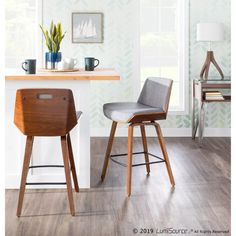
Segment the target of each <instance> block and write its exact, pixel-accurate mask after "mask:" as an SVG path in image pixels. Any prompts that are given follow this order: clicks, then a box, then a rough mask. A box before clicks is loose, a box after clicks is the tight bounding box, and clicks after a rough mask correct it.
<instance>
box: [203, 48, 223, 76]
mask: <svg viewBox="0 0 236 236" xmlns="http://www.w3.org/2000/svg"><path fill="white" fill-rule="evenodd" d="M211 62H212V64H213V65H214V66H215V67H216V69H217V70H218V72H219V73H220V76H221V79H224V74H223V72H222V70H221V69H220V67H219V65H218V64H217V62H216V60H215V58H214V53H213V51H207V56H206V60H205V63H204V65H203V67H202V70H201V73H200V76H201V78H205V79H207V78H208V72H209V68H210V64H211ZM204 74H205V76H204Z"/></svg>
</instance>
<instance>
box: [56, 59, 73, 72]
mask: <svg viewBox="0 0 236 236" xmlns="http://www.w3.org/2000/svg"><path fill="white" fill-rule="evenodd" d="M76 64H77V60H76V59H73V58H65V59H63V60H62V61H60V62H59V63H58V69H59V70H68V69H73V68H74V66H75V65H76Z"/></svg>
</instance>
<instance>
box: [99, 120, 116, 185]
mask: <svg viewBox="0 0 236 236" xmlns="http://www.w3.org/2000/svg"><path fill="white" fill-rule="evenodd" d="M116 127H117V122H115V121H113V122H112V126H111V132H110V137H109V141H108V144H107V151H106V155H105V160H104V164H103V169H102V175H101V179H102V181H103V180H104V178H105V176H106V172H107V166H108V161H109V157H110V155H111V149H112V144H113V140H114V137H115V131H116Z"/></svg>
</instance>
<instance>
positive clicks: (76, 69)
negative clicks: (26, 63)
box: [38, 68, 79, 72]
mask: <svg viewBox="0 0 236 236" xmlns="http://www.w3.org/2000/svg"><path fill="white" fill-rule="evenodd" d="M38 71H39V72H76V71H79V69H78V68H74V69H62V70H57V69H52V70H50V69H38Z"/></svg>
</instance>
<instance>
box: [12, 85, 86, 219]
mask: <svg viewBox="0 0 236 236" xmlns="http://www.w3.org/2000/svg"><path fill="white" fill-rule="evenodd" d="M81 114H82V112H81V111H77V112H76V110H75V104H74V98H73V94H72V91H71V90H70V89H49V88H45V89H43V88H42V89H19V90H17V93H16V103H15V114H14V123H15V125H16V126H17V128H18V129H19V130H20V131H21V132H22V133H23V134H24V135H26V136H27V138H26V145H25V155H24V161H23V168H22V174H21V184H20V191H19V197H18V206H17V213H16V215H17V216H20V215H21V210H22V204H23V199H24V193H25V187H26V185H55V184H57V185H61V184H66V185H67V194H68V200H69V206H70V212H71V215H73V216H74V215H75V207H74V201H73V192H72V183H71V174H72V177H73V182H74V188H75V191H76V192H79V185H78V180H77V174H76V169H75V163H74V157H73V151H72V143H71V138H70V131H71V130H72V129H73V128H74V127H75V126H76V125H77V120H78V119H79V117H80V116H81ZM37 136H39V137H40V136H48V137H52V136H59V137H60V139H61V148H62V157H63V163H64V165H37V166H30V159H31V154H32V148H33V142H34V138H35V137H37ZM42 167H44V168H52V167H55V168H58V167H64V170H65V179H66V182H63V183H62V182H26V180H27V175H28V171H29V169H30V168H42Z"/></svg>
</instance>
